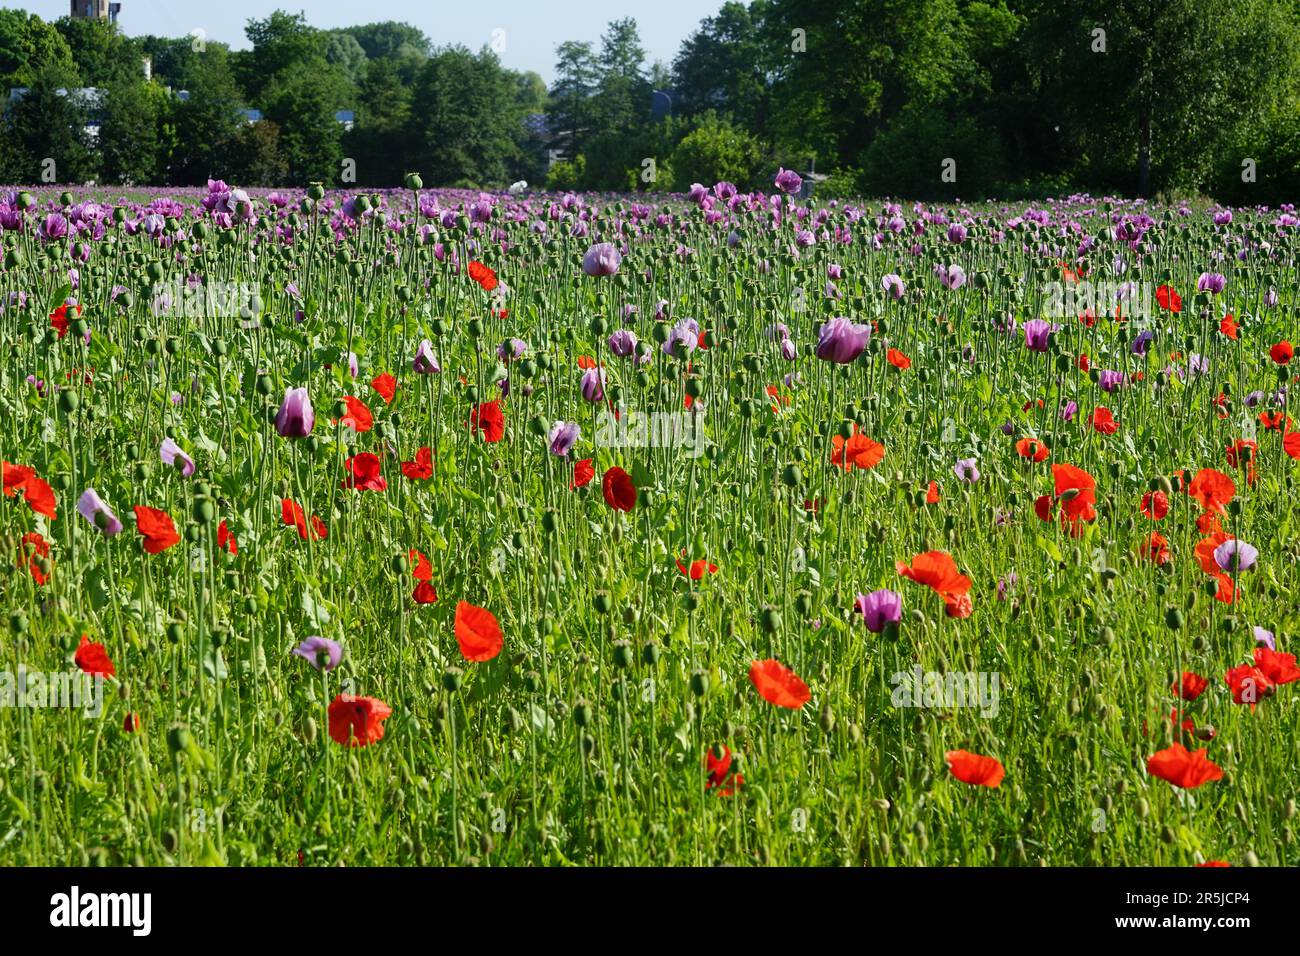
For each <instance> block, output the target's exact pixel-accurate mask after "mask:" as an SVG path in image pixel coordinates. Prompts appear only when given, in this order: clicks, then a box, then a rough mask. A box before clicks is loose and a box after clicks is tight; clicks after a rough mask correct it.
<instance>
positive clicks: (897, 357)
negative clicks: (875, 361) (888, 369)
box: [885, 349, 912, 372]
mask: <svg viewBox="0 0 1300 956" xmlns="http://www.w3.org/2000/svg"><path fill="white" fill-rule="evenodd" d="M885 358H886V359H887V360H888V362H889V364H890V365H892V366H894V368H896V369H898V370H899V371H900V372H901V371H903V370H905V369H909V368H911V367H912V360H911V359H910V358H908V357H907V356H906V355H904V354H903V353H902V352H900V351H899V350H898V349H890V350H889V351H887V352H886V353H885Z"/></svg>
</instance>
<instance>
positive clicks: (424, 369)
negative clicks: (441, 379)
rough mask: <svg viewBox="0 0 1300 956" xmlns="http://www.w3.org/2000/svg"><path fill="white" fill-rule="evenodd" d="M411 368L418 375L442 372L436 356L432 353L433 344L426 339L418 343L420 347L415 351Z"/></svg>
mask: <svg viewBox="0 0 1300 956" xmlns="http://www.w3.org/2000/svg"><path fill="white" fill-rule="evenodd" d="M411 368H413V369H414V370H415V371H416V372H417V373H419V374H420V375H431V374H433V373H435V372H441V371H442V366H441V365H439V364H438V356H437V355H435V354H434V352H433V343H432V342H430V341H429V340H428V339H422V340H421V341H420V347H419V348H418V349H416V350H415V360H414V361H413V362H411Z"/></svg>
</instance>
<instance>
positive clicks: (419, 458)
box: [402, 445, 433, 481]
mask: <svg viewBox="0 0 1300 956" xmlns="http://www.w3.org/2000/svg"><path fill="white" fill-rule="evenodd" d="M402 474H403V475H404V476H405V477H407V478H409V479H411V480H412V481H423V480H424V479H425V478H432V477H433V450H432V449H430V448H429V446H428V445H421V446H420V450H419V451H417V452H416V453H415V461H404V462H402Z"/></svg>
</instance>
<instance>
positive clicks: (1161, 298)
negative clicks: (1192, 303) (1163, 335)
mask: <svg viewBox="0 0 1300 956" xmlns="http://www.w3.org/2000/svg"><path fill="white" fill-rule="evenodd" d="M1156 302H1158V303H1160V308H1162V309H1164V310H1165V311H1166V312H1181V311H1183V297H1182V296H1180V295H1179V294H1178V293H1177V292H1175V291H1174V290H1173V288H1171V287H1170V286H1167V285H1162V286H1158V287H1157V288H1156Z"/></svg>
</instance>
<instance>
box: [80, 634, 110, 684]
mask: <svg viewBox="0 0 1300 956" xmlns="http://www.w3.org/2000/svg"><path fill="white" fill-rule="evenodd" d="M72 659H73V660H74V661H76V663H77V666H78V667H80V668H81V669H82V670H83V671H85V672H86V673H87V674H98V675H100V676H101V677H112V676H114V675H115V674H116V673H117V668H116V667H114V666H113V662H112V661H111V660H109V657H108V649H107V648H106V647H104V645H103V644H95V643H92V642H91V640H90V638H88V637H87V636H86V635H85V634H82V635H81V644H79V645H78V646H77V653H76V654H75V655H74V656H73V658H72Z"/></svg>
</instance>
